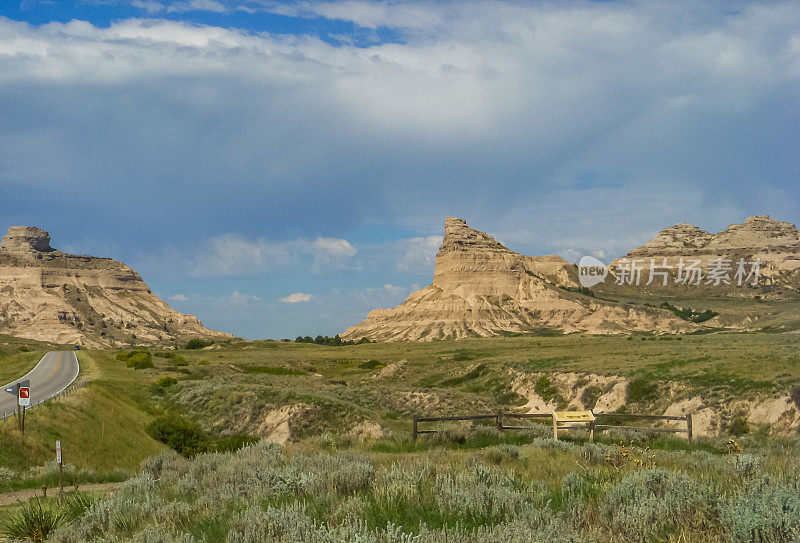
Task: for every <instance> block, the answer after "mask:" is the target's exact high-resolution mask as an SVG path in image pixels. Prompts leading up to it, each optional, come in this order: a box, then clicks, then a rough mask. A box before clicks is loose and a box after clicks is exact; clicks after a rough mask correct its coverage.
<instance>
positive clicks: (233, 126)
mask: <svg viewBox="0 0 800 543" xmlns="http://www.w3.org/2000/svg"><path fill="white" fill-rule="evenodd" d="M130 5H131V6H134V7H136V8H137V9H138V11H137V13H141V14H142V15H146V16H147V17H146V18H132V19H124V18H123V19H115V20H113V21H112V22H111V23H109V24H92V23H90V22H87V21H81V20H73V21H70V22H52V23H48V24H43V25H39V26H35V25H32V24H29V23H26V22H20V21H14V20H10V19H8V18H2V17H0V189H1V190H2V191H3V196H4V198H3V204H2V206H3V212H4V216H5V217H6V219H7V221H8V223H9V224H32V225H39V226H44V227H47V228H48V229H49V230H50V231H51V232H59V233H60V234H61V235H60V236H59V237H61V238H62V239H64V240H65V243H64V246H66V245H73V246H80V247H86V248H87V250H92V249H94V248H98V250H97V251H92V252H95V253H96V254H109V252H110V253H111V254H110V255H109V256H116V257H118V258H123V259H125V258H128V259H129V258H130V257H129V255H131V254H134V255H136V254H146V253H152V254H161V255H165V256H164V257H163V258H162V257H159V258H154V259H153V262H154V263H158V266H160V267H158V269H156V268H157V266H155V265H153V266H150V275H149V276H150V277H153V278H154V279H153V281H155V283H156V284H155V286H156V287H157V288H158V289H159V291H164V292H182V293H186V295H192V296H196V295H197V294H198V292H197V291H193V290H192V289H191V288H188V287H189V286H191V285H190V284H189V282H188V281H189V280H188V279H187V281H186V282H184V283H168V281H174V280H173V279H169V280H168V279H162V275H163V277H168V276H170V277H171V275H170V274H172V275H175V274H174V271H173V272H170V270H176V269H178V270H182V271H180V273H179V274H178V275H182V276H187V277H190V278H192V280H194V281H200V283H194V284H202V285H204V287H203V288H206V289H208V290H209V291H210V290H213V288H212V287H211V286H209V284H208V283H203V282H202V281H201V280H203V279H204V278H235V277H253V278H254V279H253V283H252V285H251V284H248V285H246V286H247V287H248V288H250V287H251V286H254V285H255V284H256V283H255V278H256V277H261V279H262V281H263V283H264V284H267V283H269V288H267V287H263V288H261V289H260V290H249V291H248V292H253V293H254V294H253V295H256V296H258V297H260V298H263V299H265V300H266V299H269V300H278V299H280V297H281V296H283V295H285V293H286V292H293V291H296V292H306V291H313V292H315V293H316V292H318V290H317V288H318V289H319V292H322V291H327V292H334V291H338V292H345V291H347V292H350V291H352V292H356V291H359V292H360V291H363V290H364V289H366V288H377V289H381V287H380V285H383V284H385V283H387V282H390V283H391V284H411V283H412V282H419V281H424V278H421V277H420V274H423V273H430V270H431V269H432V263H433V256H434V254H435V250H436V247H437V245H438V240H439V239H440V236H441V223H442V220H443V218H444V217H446V216H448V215H455V216H460V217H463V218H465V219H467V220H468V221H469V222H470V224H472V225H474V226H475V227H476V228H479V229H482V230H487V231H490V232H492V233H494V234H496V235H497V236H498V238H499V239H503V240H504V241H505V242H506V243H507V244H509V246H510V247H511V248H513V249H515V250H518V251H522V252H527V253H529V254H542V253H559V254H562V255H564V256H568V257H571V256H573V255H579V254H586V253H591V254H601V253H602V254H606V255H609V257H611V256H615V255H617V254H619V253H620V252H622V251H625V250H627V249H629V248H630V247H632V246H635V245H637V244H639V243H641V242H642V241H644V240H645V239H647V238H648V237H650V236H651V235H653V234H654V233H655V232H656V231H657V230H659V229H660V228H662V227H664V226H666V225H670V224H674V223H677V222H681V221H686V222H692V223H695V224H697V225H699V226H701V227H704V228H706V229H708V230H715V229H716V230H718V229H721V228H724V227H725V226H726V225H727V224H728V223H731V222H738V221H740V220H742V219H743V218H744V217H745V216H747V215H750V214H757V213H771V214H772V215H773V216H775V217H777V218H781V219H784V220H791V221H794V222H797V221H798V219H799V218H800V213H799V212H798V211H800V196H799V195H798V191H797V179H798V178H799V177H800V155H798V153H797V149H796V144H795V143H796V142H797V141H798V139H799V138H800V117H798V115H797V114H796V111H797V106H798V104H799V103H800V30H798V29H800V5H798V4H797V3H796V2H781V1H778V2H736V1H734V2H728V1H725V2H723V1H712V2H703V3H697V2H681V1H678V2H669V3H663V2H649V1H632V2H583V1H577V2H514V1H509V2H494V1H492V2H489V1H472V0H462V1H444V2H439V1H436V2H434V1H430V2H427V1H416V2H411V1H407V2H397V1H396V2H367V1H358V0H350V1H344V2H315V1H303V2H294V3H275V2H269V1H263V2H259V1H242V2H228V1H224V2H223V1H216V0H202V1H198V0H189V1H179V2H156V1H144V0H139V1H137V2H133V3H131V4H130ZM181 10H184V11H181ZM250 12H252V16H253V17H264V16H265V13H267V14H269V16H274V17H287V20H289V19H288V18H294V19H292V20H308V21H312V22H313V21H321V22H331V21H333V22H338V23H341V24H342V25H343V28H344V31H343V32H345V34H346V35H343V36H340V38H337V39H332V38H331V36H327V35H321V34H319V35H317V34H314V33H313V32H303V33H291V32H284V33H276V32H273V33H269V32H260V31H257V30H241V29H237V28H234V27H233V26H230V27H223V26H211V25H203V24H198V23H197V22H194V20H190V19H185V20H179V19H176V17H190V16H194V15H193V14H195V13H208V14H218V15H220V16H221V17H222V16H224V17H229V16H232V15H231V14H234V13H238V14H246V13H250ZM348 25H350V26H348ZM348 28H350V30H349V31H348V30H347V29H348ZM340 30H341V29H340ZM348 32H349V34H348ZM387 32H389V33H390V34H391V36H392V38H391V39H378V38H376V41H369V40H368V41H367V42H366V43H365V42H364V41H363V40H361V41H359V40H357V39H356V38H357V37H358V36H359V35H362V34H364V33H373V34H374V36H382V35H385V34H386V33H387ZM354 43H359V45H358V46H357V45H353V44H354ZM65 202H66V203H67V204H68V208H69V209H68V211H65V210H64V203H65ZM76 215H80V216H81V217H82V218H85V220H81V221H75V218H74V217H75V216H76ZM373 230H374V231H380V232H390V234H385V235H384V234H381V235H377V234H374V235H373V234H370V232H371V231H373ZM365 232H367V233H365ZM391 232H394V233H391ZM132 233H135V235H132ZM204 240H205V241H204ZM106 247H109V248H110V249H109V251H108V252H104V251H102V250H99V249H104V248H106ZM160 270H161V271H160ZM168 272H169V273H168ZM259 274H260V275H259ZM271 274H278V275H280V274H284V275H285V276H286V277H289V276H290V275H291V277H290V279H291V280H292V281H294V282H293V283H291V285H288V284H280V285H279V284H276V280H275V279H274V277H273V275H271ZM284 275H281V278H282V279H281V281H284V282H286V281H288V279H285V277H284ZM151 282H152V281H151ZM356 282H358V283H359V284H355V283H356ZM159 283H163V285H164V287H162V285H161V284H159ZM312 284H313V285H314V287H313V290H312V287H311V286H310V285H312ZM369 285H372V287H370V286H369ZM166 287H171V288H172V289H173V290H171V291H170V290H167V289H166ZM198 288H200V287H198ZM214 288H218V289H219V290H222V288H223V287H222V286H220V287H214ZM224 288H226V289H227V291H226V292H232V291H235V290H236V289H237V288H239V287H238V286H235V285H232V284H230V283H225V284H224ZM239 291H241V292H244V287H242V289H241V290H238V291H237V292H239ZM206 294H207V295H208V296H210V295H211V293H210V292H207V293H206ZM213 294H214V296H217V297H218V298H220V299H221V298H222V297H223V294H222V293H221V292H214V293H213ZM315 296H316V294H315ZM317 302H319V303H322V302H321V301H320V299H317ZM181 303H188V302H181ZM275 303H278V302H275ZM313 303H314V300H312V301H310V302H308V303H304V304H292V306H297V307H298V308H299V307H301V306H302V307H310V306H311V305H312V304H313ZM279 305H281V306H282V307H284V308H286V307H287V306H286V305H285V304H279ZM202 316H203V315H202V314H201V317H202ZM213 318H215V316H214V315H212V320H213ZM206 320H208V319H206ZM210 324H212V325H213V322H210ZM347 324H350V323H349V322H344V319H342V320H341V322H340V327H341V328H344V327H345V326H346V325H347Z"/></svg>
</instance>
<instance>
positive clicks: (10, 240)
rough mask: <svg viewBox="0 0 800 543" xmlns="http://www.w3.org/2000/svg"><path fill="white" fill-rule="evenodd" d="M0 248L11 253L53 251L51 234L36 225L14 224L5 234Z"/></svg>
mask: <svg viewBox="0 0 800 543" xmlns="http://www.w3.org/2000/svg"><path fill="white" fill-rule="evenodd" d="M0 250H5V251H8V252H9V253H18V254H19V253H23V254H24V253H32V252H40V253H45V252H52V251H53V248H52V247H50V234H48V233H47V232H45V231H44V230H42V229H41V228H36V227H35V226H12V227H10V228H9V229H8V233H7V234H6V235H5V236H3V241H2V243H0Z"/></svg>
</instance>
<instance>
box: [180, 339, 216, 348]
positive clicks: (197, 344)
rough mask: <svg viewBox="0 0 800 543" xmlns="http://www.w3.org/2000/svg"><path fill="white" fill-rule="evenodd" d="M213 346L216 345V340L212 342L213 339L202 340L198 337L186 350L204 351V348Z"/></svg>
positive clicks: (191, 341)
mask: <svg viewBox="0 0 800 543" xmlns="http://www.w3.org/2000/svg"><path fill="white" fill-rule="evenodd" d="M213 344H214V340H212V339H200V338H197V337H196V338H193V339H190V340H189V341H188V342H187V343H186V348H187V349H189V350H197V349H202V348H203V347H208V346H209V345H213Z"/></svg>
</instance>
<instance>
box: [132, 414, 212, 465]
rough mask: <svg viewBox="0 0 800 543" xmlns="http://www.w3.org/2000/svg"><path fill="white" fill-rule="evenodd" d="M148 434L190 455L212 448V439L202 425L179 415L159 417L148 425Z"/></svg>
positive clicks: (183, 453)
mask: <svg viewBox="0 0 800 543" xmlns="http://www.w3.org/2000/svg"><path fill="white" fill-rule="evenodd" d="M146 430H147V434H148V435H149V436H150V437H152V438H153V439H155V440H156V441H160V442H161V443H165V444H166V445H169V446H170V447H171V448H173V449H175V451H177V452H178V453H179V454H181V455H183V456H186V457H190V456H194V455H196V454H200V453H203V452H207V451H208V450H210V449H211V441H210V440H209V437H208V435H207V434H206V433H205V432H204V431H203V429H202V428H200V426H199V425H198V424H196V423H194V422H192V421H189V420H186V419H184V418H182V417H178V416H177V415H170V416H167V417H159V418H157V419H155V420H153V422H151V423H150V424H148V425H147V428H146Z"/></svg>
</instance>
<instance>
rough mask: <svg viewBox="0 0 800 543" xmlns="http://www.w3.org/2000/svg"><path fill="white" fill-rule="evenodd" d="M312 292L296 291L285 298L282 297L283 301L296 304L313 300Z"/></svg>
mask: <svg viewBox="0 0 800 543" xmlns="http://www.w3.org/2000/svg"><path fill="white" fill-rule="evenodd" d="M311 298H312V296H311V294H306V293H304V292H295V293H293V294H289V295H288V296H286V297H285V298H281V301H282V302H284V303H287V304H296V303H301V302H308V301H309V300H311Z"/></svg>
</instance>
